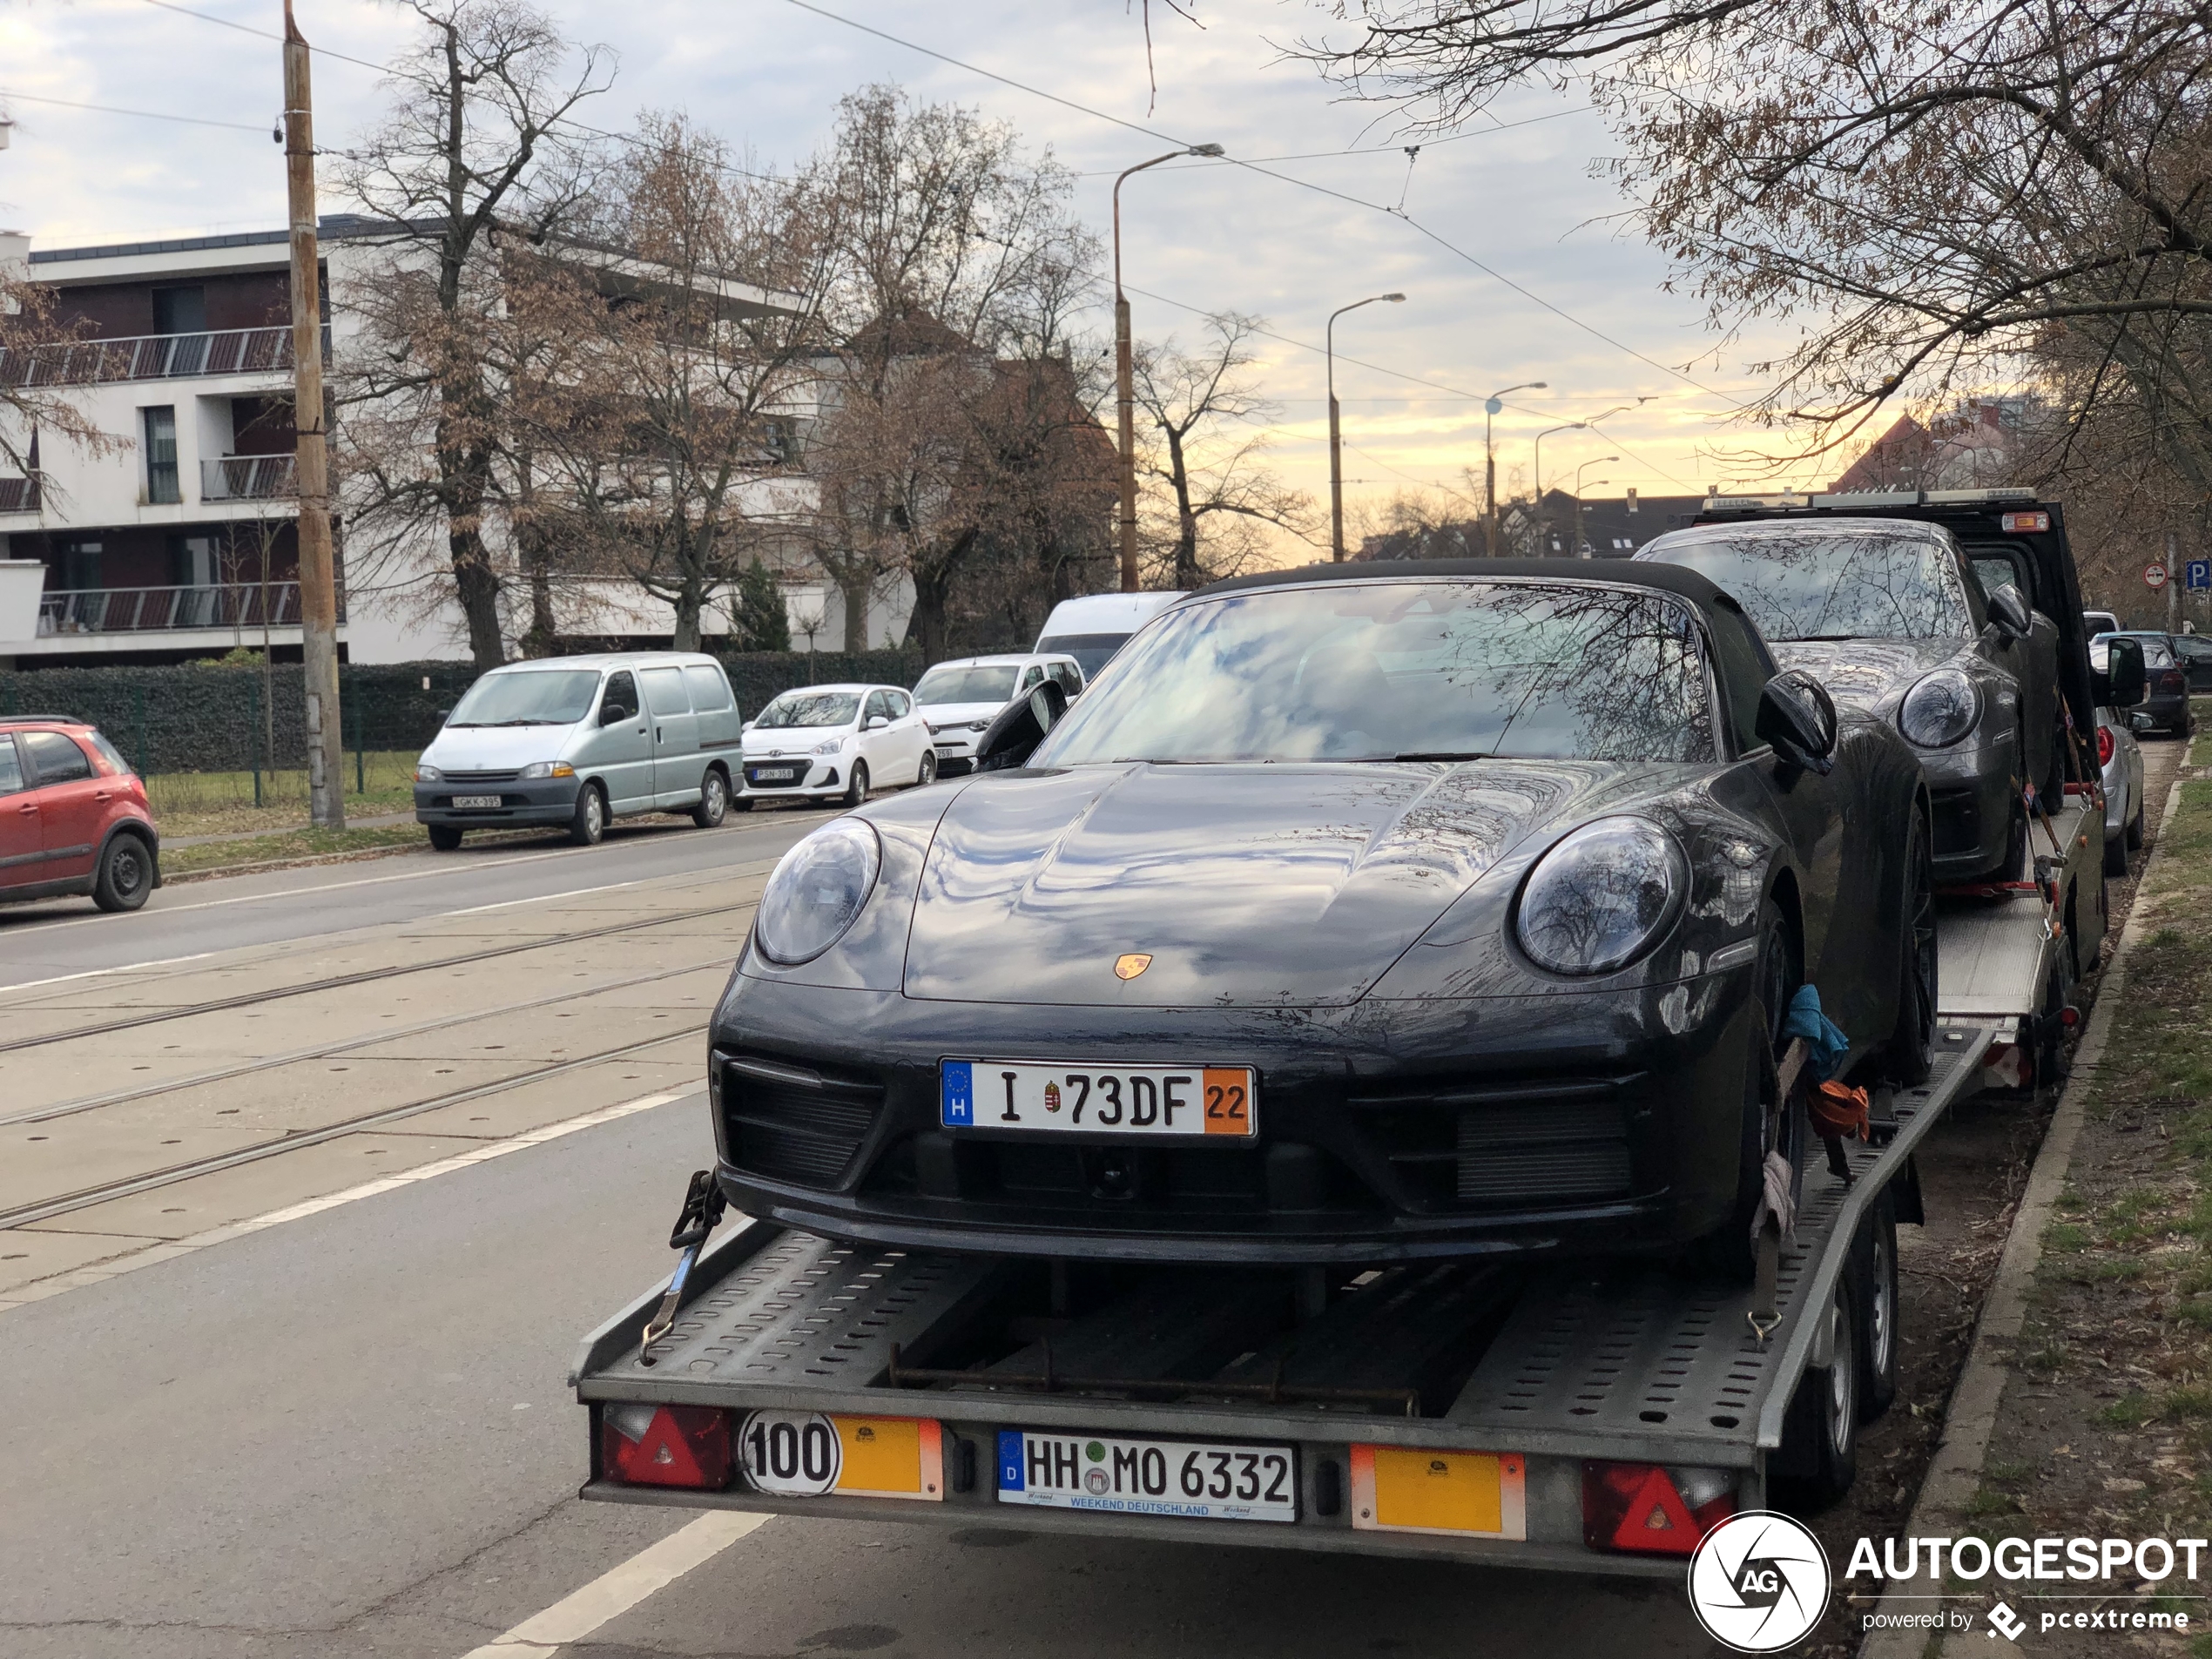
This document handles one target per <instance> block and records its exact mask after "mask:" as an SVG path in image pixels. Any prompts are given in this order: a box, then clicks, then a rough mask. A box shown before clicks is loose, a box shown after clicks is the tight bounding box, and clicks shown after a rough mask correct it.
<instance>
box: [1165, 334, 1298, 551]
mask: <svg viewBox="0 0 2212 1659" xmlns="http://www.w3.org/2000/svg"><path fill="white" fill-rule="evenodd" d="M1259 327H1261V323H1260V320H1259V319H1258V318H1253V317H1241V316H1238V315H1235V314H1224V315H1221V316H1218V317H1212V318H1209V319H1208V320H1207V324H1206V331H1207V335H1208V339H1207V341H1206V344H1205V345H1204V347H1201V348H1199V349H1198V350H1197V351H1194V352H1188V353H1186V352H1184V351H1181V350H1179V349H1177V347H1176V344H1175V342H1174V341H1172V340H1170V341H1167V342H1166V343H1165V344H1163V345H1160V346H1150V345H1147V346H1145V347H1143V348H1142V349H1141V350H1140V351H1139V352H1138V353H1137V354H1136V366H1135V367H1136V377H1135V378H1136V402H1137V407H1138V408H1141V409H1142V410H1143V413H1144V417H1145V418H1146V420H1148V421H1150V427H1151V430H1150V442H1149V443H1148V444H1147V446H1146V448H1147V451H1148V453H1147V454H1146V455H1144V457H1143V464H1142V478H1143V482H1145V483H1146V484H1147V485H1148V487H1149V492H1148V493H1149V494H1150V496H1151V497H1152V499H1151V501H1150V502H1149V503H1148V505H1150V508H1151V509H1152V515H1153V516H1154V517H1155V518H1156V519H1157V518H1160V517H1166V518H1167V519H1169V521H1170V528H1169V529H1166V530H1165V531H1164V532H1160V531H1156V533H1155V534H1154V536H1152V537H1151V538H1150V539H1151V540H1152V541H1153V542H1154V543H1155V544H1156V545H1161V544H1164V546H1165V547H1166V549H1167V550H1168V551H1167V557H1166V559H1165V560H1164V561H1163V562H1164V563H1166V564H1167V566H1168V570H1167V571H1166V572H1165V577H1166V580H1167V582H1168V584H1169V585H1170V587H1176V588H1195V587H1198V586H1201V585H1203V584H1204V583H1206V582H1210V581H1215V580H1218V579H1219V578H1220V577H1224V576H1233V575H1235V574H1236V573H1237V572H1238V570H1241V569H1242V568H1244V566H1245V565H1246V564H1248V563H1251V561H1252V560H1253V558H1254V557H1255V556H1257V555H1258V553H1259V551H1260V550H1261V547H1262V544H1263V543H1264V541H1265V540H1266V530H1265V529H1264V528H1263V527H1272V528H1273V529H1278V530H1287V531H1288V532H1289V533H1290V534H1291V535H1293V536H1298V537H1299V538H1300V539H1301V540H1305V541H1308V542H1312V541H1313V540H1314V539H1315V538H1316V537H1317V536H1318V535H1319V534H1320V524H1319V519H1318V515H1317V513H1316V511H1315V509H1314V505H1313V501H1312V497H1311V496H1307V495H1306V494H1305V492H1304V491H1302V490H1297V489H1291V488H1289V487H1288V486H1287V485H1285V483H1283V482H1282V481H1281V480H1280V479H1278V477H1277V476H1276V475H1274V474H1273V473H1272V472H1271V471H1269V470H1268V469H1267V468H1266V466H1265V465H1264V463H1263V462H1262V459H1261V458H1262V456H1263V455H1264V453H1265V451H1266V448H1267V435H1266V434H1265V433H1264V431H1260V430H1258V427H1259V426H1260V425H1261V423H1263V422H1264V421H1270V420H1272V419H1273V418H1274V417H1275V416H1276V415H1278V414H1279V413H1280V412H1281V411H1280V408H1279V406H1278V405H1277V404H1275V403H1273V402H1271V401H1269V400H1268V399H1266V398H1264V397H1263V396H1261V395H1260V394H1259V391H1258V385H1257V382H1256V381H1255V378H1254V377H1253V376H1252V375H1251V374H1250V373H1248V372H1247V371H1249V370H1250V368H1251V366H1252V364H1253V362H1254V361H1256V359H1255V357H1254V354H1253V353H1252V350H1251V340H1252V338H1253V335H1254V334H1255V332H1256V331H1257V330H1258V328H1259Z"/></svg>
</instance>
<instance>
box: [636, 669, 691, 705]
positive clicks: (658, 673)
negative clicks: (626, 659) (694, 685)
mask: <svg viewBox="0 0 2212 1659" xmlns="http://www.w3.org/2000/svg"><path fill="white" fill-rule="evenodd" d="M637 678H640V679H642V680H644V682H645V701H646V702H647V703H648V704H649V705H651V708H652V711H653V712H654V713H656V714H689V713H690V712H691V698H688V697H686V696H685V694H684V671H683V670H682V669H680V668H649V669H646V670H645V671H644V672H642V673H641V674H639V675H638V677H637Z"/></svg>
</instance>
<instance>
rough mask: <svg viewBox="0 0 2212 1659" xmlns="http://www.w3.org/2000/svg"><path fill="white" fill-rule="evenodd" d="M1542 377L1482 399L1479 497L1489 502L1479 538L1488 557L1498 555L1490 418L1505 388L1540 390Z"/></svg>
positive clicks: (1495, 455)
mask: <svg viewBox="0 0 2212 1659" xmlns="http://www.w3.org/2000/svg"><path fill="white" fill-rule="evenodd" d="M1550 389H1551V388H1550V387H1549V386H1548V384H1547V383H1546V382H1545V381H1521V384H1520V385H1518V386H1508V387H1507V388H1506V390H1505V391H1504V392H1493V393H1491V394H1490V395H1489V396H1487V397H1486V398H1484V399H1483V400H1482V498H1483V500H1484V501H1485V502H1487V503H1489V509H1490V523H1489V534H1488V535H1487V536H1485V537H1484V538H1483V545H1484V550H1485V551H1487V553H1488V554H1489V555H1490V556H1491V557H1492V558H1496V557H1497V556H1498V452H1497V451H1496V450H1495V449H1493V448H1491V447H1490V422H1491V421H1492V420H1493V419H1494V418H1495V416H1496V415H1497V413H1498V411H1499V410H1501V409H1502V408H1505V404H1504V403H1503V402H1502V401H1501V400H1502V399H1503V398H1504V397H1505V395H1506V393H1507V392H1543V391H1548V390H1550Z"/></svg>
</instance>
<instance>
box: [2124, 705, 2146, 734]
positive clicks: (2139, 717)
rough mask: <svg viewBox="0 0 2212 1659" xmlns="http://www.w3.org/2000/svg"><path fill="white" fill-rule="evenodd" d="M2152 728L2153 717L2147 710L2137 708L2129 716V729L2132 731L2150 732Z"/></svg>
mask: <svg viewBox="0 0 2212 1659" xmlns="http://www.w3.org/2000/svg"><path fill="white" fill-rule="evenodd" d="M2150 728H2151V718H2150V715H2149V713H2148V711H2145V710H2142V709H2137V710H2136V711H2134V713H2133V714H2131V715H2129V716H2128V730H2129V731H2130V732H2148V731H2149V730H2150Z"/></svg>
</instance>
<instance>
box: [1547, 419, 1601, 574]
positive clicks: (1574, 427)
mask: <svg viewBox="0 0 2212 1659" xmlns="http://www.w3.org/2000/svg"><path fill="white" fill-rule="evenodd" d="M1588 425H1589V422H1588V421H1568V423H1567V424H1566V425H1565V426H1548V427H1546V428H1544V429H1543V430H1542V431H1541V432H1539V433H1538V434H1537V435H1536V535H1537V539H1538V542H1539V544H1540V545H1539V549H1538V550H1539V552H1540V553H1541V543H1542V542H1544V541H1547V540H1548V539H1549V538H1550V534H1551V520H1550V518H1549V516H1547V515H1546V513H1545V512H1544V440H1545V439H1546V438H1548V437H1549V436H1551V435H1552V434H1553V433H1554V432H1581V431H1582V430H1584V429H1585V428H1588Z"/></svg>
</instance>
